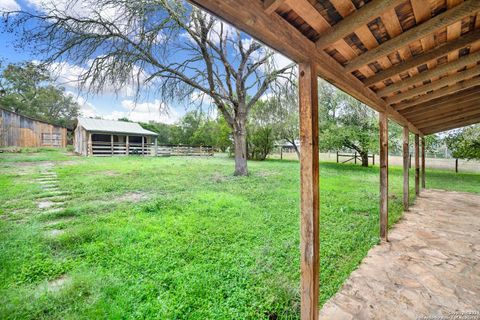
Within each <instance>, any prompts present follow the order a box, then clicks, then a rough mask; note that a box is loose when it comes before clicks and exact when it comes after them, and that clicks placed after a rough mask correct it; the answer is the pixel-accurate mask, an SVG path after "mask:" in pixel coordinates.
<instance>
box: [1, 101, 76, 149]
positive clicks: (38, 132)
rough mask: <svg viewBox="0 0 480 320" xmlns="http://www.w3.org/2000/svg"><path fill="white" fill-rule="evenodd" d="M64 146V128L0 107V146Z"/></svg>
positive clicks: (65, 130) (65, 133) (65, 136)
mask: <svg viewBox="0 0 480 320" xmlns="http://www.w3.org/2000/svg"><path fill="white" fill-rule="evenodd" d="M66 146H67V129H66V128H63V127H59V126H55V125H52V124H49V123H46V122H42V121H37V120H34V119H31V118H28V117H24V116H22V115H19V114H16V113H14V112H10V111H7V110H3V109H0V147H58V148H65V147H66Z"/></svg>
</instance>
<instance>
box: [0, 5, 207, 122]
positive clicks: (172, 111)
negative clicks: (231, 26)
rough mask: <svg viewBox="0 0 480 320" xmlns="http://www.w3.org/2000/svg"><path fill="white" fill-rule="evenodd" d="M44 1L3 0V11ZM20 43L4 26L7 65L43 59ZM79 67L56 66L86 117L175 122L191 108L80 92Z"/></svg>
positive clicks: (2, 50)
mask: <svg viewBox="0 0 480 320" xmlns="http://www.w3.org/2000/svg"><path fill="white" fill-rule="evenodd" d="M60 1H62V0H60ZM41 2H42V0H0V12H1V11H3V12H5V11H12V10H22V11H33V10H36V9H38V5H39V4H41ZM53 2H55V0H53ZM16 42H18V39H17V38H16V36H15V35H14V34H10V33H7V32H5V30H4V29H3V28H2V29H0V44H1V46H0V60H1V61H2V63H3V64H4V65H6V64H9V63H19V62H23V61H34V60H38V59H39V57H38V56H36V54H35V52H28V51H25V50H20V49H18V48H15V43H16ZM77 69H78V67H77V66H75V65H70V64H64V65H63V67H62V68H60V69H58V68H57V69H55V70H56V72H55V73H56V74H58V76H59V79H58V80H57V82H58V83H59V85H62V86H64V87H65V88H66V91H68V92H69V93H70V94H72V95H73V96H74V97H75V98H76V99H77V100H78V102H79V104H80V105H81V111H82V113H83V115H85V116H89V117H91V116H101V117H103V118H111V119H116V118H120V117H128V118H130V119H131V120H134V121H148V120H155V121H159V122H166V123H173V122H175V121H177V120H178V119H179V118H180V117H181V116H182V115H183V114H185V112H186V111H188V109H189V107H188V106H187V105H185V104H184V103H182V104H176V105H175V104H173V105H172V104H169V105H168V112H162V111H160V110H159V109H160V108H161V106H164V104H162V102H161V101H160V100H158V98H156V97H155V96H152V95H149V97H148V98H146V99H144V100H141V101H137V102H135V101H134V97H133V96H131V95H129V94H125V93H112V92H110V93H109V92H103V93H101V94H86V93H85V92H81V91H79V90H78V89H77V87H76V85H74V84H73V83H71V81H72V80H73V79H74V78H75V74H76V73H78V72H77ZM192 108H193V107H192ZM206 108H207V109H212V108H209V106H206ZM162 109H164V108H162Z"/></svg>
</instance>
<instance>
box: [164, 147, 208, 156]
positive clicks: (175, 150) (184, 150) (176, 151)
mask: <svg viewBox="0 0 480 320" xmlns="http://www.w3.org/2000/svg"><path fill="white" fill-rule="evenodd" d="M213 154H214V150H213V147H211V146H184V145H174V146H172V145H167V146H158V147H157V152H156V155H157V156H164V157H168V156H213Z"/></svg>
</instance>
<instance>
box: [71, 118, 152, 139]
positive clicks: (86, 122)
mask: <svg viewBox="0 0 480 320" xmlns="http://www.w3.org/2000/svg"><path fill="white" fill-rule="evenodd" d="M78 125H79V126H82V127H83V128H84V129H85V130H87V131H95V132H110V133H129V134H139V135H147V136H156V135H157V134H156V133H155V132H152V131H149V130H145V129H143V128H142V127H141V126H140V125H139V124H138V123H135V122H125V121H114V120H102V119H90V118H78Z"/></svg>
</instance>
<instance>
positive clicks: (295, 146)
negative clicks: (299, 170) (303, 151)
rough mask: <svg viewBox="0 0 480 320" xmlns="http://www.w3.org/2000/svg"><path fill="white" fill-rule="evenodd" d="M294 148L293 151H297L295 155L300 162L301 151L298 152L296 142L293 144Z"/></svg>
mask: <svg viewBox="0 0 480 320" xmlns="http://www.w3.org/2000/svg"><path fill="white" fill-rule="evenodd" d="M291 144H292V146H293V150H295V153H296V154H297V158H298V160H300V150H298V146H297V144H296V143H295V141H294V142H291Z"/></svg>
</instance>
